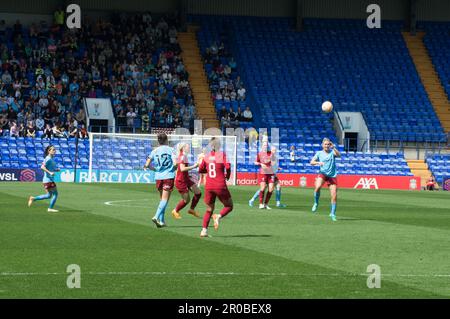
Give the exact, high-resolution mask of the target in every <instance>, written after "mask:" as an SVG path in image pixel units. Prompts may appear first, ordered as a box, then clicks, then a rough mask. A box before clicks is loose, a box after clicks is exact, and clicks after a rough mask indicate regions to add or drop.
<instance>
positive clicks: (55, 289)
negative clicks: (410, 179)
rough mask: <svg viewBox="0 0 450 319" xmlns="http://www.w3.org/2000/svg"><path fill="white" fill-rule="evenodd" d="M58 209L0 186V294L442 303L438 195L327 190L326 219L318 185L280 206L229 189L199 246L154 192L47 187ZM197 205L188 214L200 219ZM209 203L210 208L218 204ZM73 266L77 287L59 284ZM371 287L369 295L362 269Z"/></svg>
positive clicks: (445, 255) (195, 224) (445, 242)
mask: <svg viewBox="0 0 450 319" xmlns="http://www.w3.org/2000/svg"><path fill="white" fill-rule="evenodd" d="M58 189H59V199H58V202H57V204H56V207H55V208H57V209H60V212H59V213H48V212H47V206H48V201H40V202H35V203H34V204H33V206H32V207H31V208H28V207H27V205H26V203H27V199H28V196H29V195H39V194H41V193H43V188H42V185H41V184H40V183H1V184H0V238H1V249H0V298H183V299H187V298H258V299H259V298H284V299H289V298H449V297H450V209H449V204H450V194H448V193H445V192H408V191H379V190H344V189H341V190H339V193H338V209H337V217H338V221H337V222H332V221H331V220H330V219H329V217H328V214H329V198H330V197H329V193H328V189H323V191H322V196H321V204H320V206H319V209H318V213H317V214H312V213H311V204H312V201H313V199H312V189H299V188H289V189H288V188H284V189H283V194H282V196H283V202H284V203H285V204H287V205H288V207H287V208H285V209H276V208H275V207H274V206H275V205H274V204H273V205H272V207H273V210H271V211H268V210H259V209H257V208H256V207H255V208H250V207H249V206H248V199H249V198H250V197H251V195H252V194H253V193H254V191H255V187H243V186H241V187H232V188H231V193H232V196H233V200H234V204H235V207H234V210H233V212H231V214H230V215H228V216H227V217H226V218H224V219H223V220H222V222H221V225H220V229H219V230H218V231H214V229H213V227H212V221H211V223H210V230H209V233H210V235H211V236H212V237H210V238H200V237H199V234H200V230H201V219H196V218H195V217H193V216H190V215H188V214H187V212H186V211H183V213H182V216H183V218H182V219H181V220H174V219H173V218H172V216H171V214H170V212H171V210H172V209H173V208H174V207H175V205H176V203H177V202H178V200H179V198H180V197H179V194H178V193H177V192H176V191H174V193H173V197H172V198H171V200H170V203H169V207H168V210H167V211H166V221H167V224H168V227H166V228H162V229H157V228H156V227H155V225H154V224H153V223H152V222H151V217H152V216H153V215H154V211H155V209H156V207H157V205H158V196H157V193H156V190H155V187H154V185H144V184H139V185H138V184H65V183H61V184H59V185H58ZM204 207H205V206H204V204H203V198H202V200H201V202H200V204H199V207H198V208H199V211H200V212H201V213H202V214H203V212H204ZM221 207H222V206H221V205H220V204H218V205H217V208H221ZM71 264H76V265H79V267H80V271H81V274H80V279H81V288H79V289H69V288H68V287H67V285H66V282H67V278H68V276H69V273H67V267H68V265H71ZM371 264H376V265H379V267H380V270H381V287H380V288H373V289H369V288H368V286H367V281H368V276H369V275H370V273H369V272H368V271H367V267H368V266H369V265H371Z"/></svg>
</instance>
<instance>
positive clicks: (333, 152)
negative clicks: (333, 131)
mask: <svg viewBox="0 0 450 319" xmlns="http://www.w3.org/2000/svg"><path fill="white" fill-rule="evenodd" d="M322 148H323V150H322V151H319V152H317V153H316V155H314V157H313V158H312V160H311V162H310V164H311V165H314V166H316V165H318V166H320V170H319V175H318V176H317V179H316V185H315V189H314V205H313V207H312V211H313V212H314V213H315V212H316V211H317V207H318V206H319V198H320V189H321V188H322V186H323V184H324V183H328V185H329V188H330V194H331V213H330V217H331V220H333V221H336V200H337V179H336V176H337V172H336V159H335V158H336V157H341V153H340V152H339V151H338V150H337V149H336V148H335V147H334V144H333V143H332V142H331V141H330V140H329V139H328V138H324V139H323V141H322Z"/></svg>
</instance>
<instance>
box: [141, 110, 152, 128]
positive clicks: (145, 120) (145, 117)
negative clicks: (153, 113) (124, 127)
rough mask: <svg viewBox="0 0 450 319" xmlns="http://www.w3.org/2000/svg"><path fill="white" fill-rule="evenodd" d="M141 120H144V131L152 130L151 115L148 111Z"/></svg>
mask: <svg viewBox="0 0 450 319" xmlns="http://www.w3.org/2000/svg"><path fill="white" fill-rule="evenodd" d="M141 122H142V132H146V133H148V132H150V117H149V116H148V113H144V114H142V116H141Z"/></svg>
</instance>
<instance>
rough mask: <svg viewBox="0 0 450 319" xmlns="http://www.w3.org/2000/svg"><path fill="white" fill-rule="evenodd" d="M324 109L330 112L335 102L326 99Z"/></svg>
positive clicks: (323, 104)
mask: <svg viewBox="0 0 450 319" xmlns="http://www.w3.org/2000/svg"><path fill="white" fill-rule="evenodd" d="M322 111H324V112H325V113H330V112H331V111H333V104H332V103H331V102H330V101H325V102H323V103H322Z"/></svg>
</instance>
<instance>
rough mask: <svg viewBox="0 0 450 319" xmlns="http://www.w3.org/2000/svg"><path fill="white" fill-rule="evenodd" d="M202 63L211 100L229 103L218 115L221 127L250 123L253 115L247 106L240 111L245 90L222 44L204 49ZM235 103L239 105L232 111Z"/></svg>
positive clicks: (232, 59)
mask: <svg viewBox="0 0 450 319" xmlns="http://www.w3.org/2000/svg"><path fill="white" fill-rule="evenodd" d="M203 58H204V63H205V65H209V66H210V67H209V68H208V69H210V72H209V74H208V80H209V87H210V89H211V92H212V99H213V101H214V103H216V101H222V102H230V103H226V104H229V105H230V107H229V108H228V109H227V108H226V106H225V105H224V106H223V107H222V109H221V110H220V112H219V114H218V118H219V120H220V121H221V124H222V127H223V128H227V127H239V123H240V122H251V121H252V120H253V114H252V112H251V110H250V108H249V107H248V106H246V107H245V109H244V110H242V109H241V106H240V105H241V104H242V103H241V102H244V101H245V100H246V93H247V92H246V90H245V87H244V84H243V83H242V80H241V78H240V76H239V75H238V72H237V64H236V61H235V60H234V58H233V57H232V56H231V54H230V53H229V52H228V51H227V50H226V47H225V45H224V42H223V41H222V42H220V44H219V45H218V44H217V43H213V44H212V45H211V46H210V47H209V48H206V50H205V54H204V57H203ZM233 101H237V102H238V103H237V105H239V106H238V107H237V108H236V109H234V108H233V107H232V106H231V105H232V103H231V102H233Z"/></svg>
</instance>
